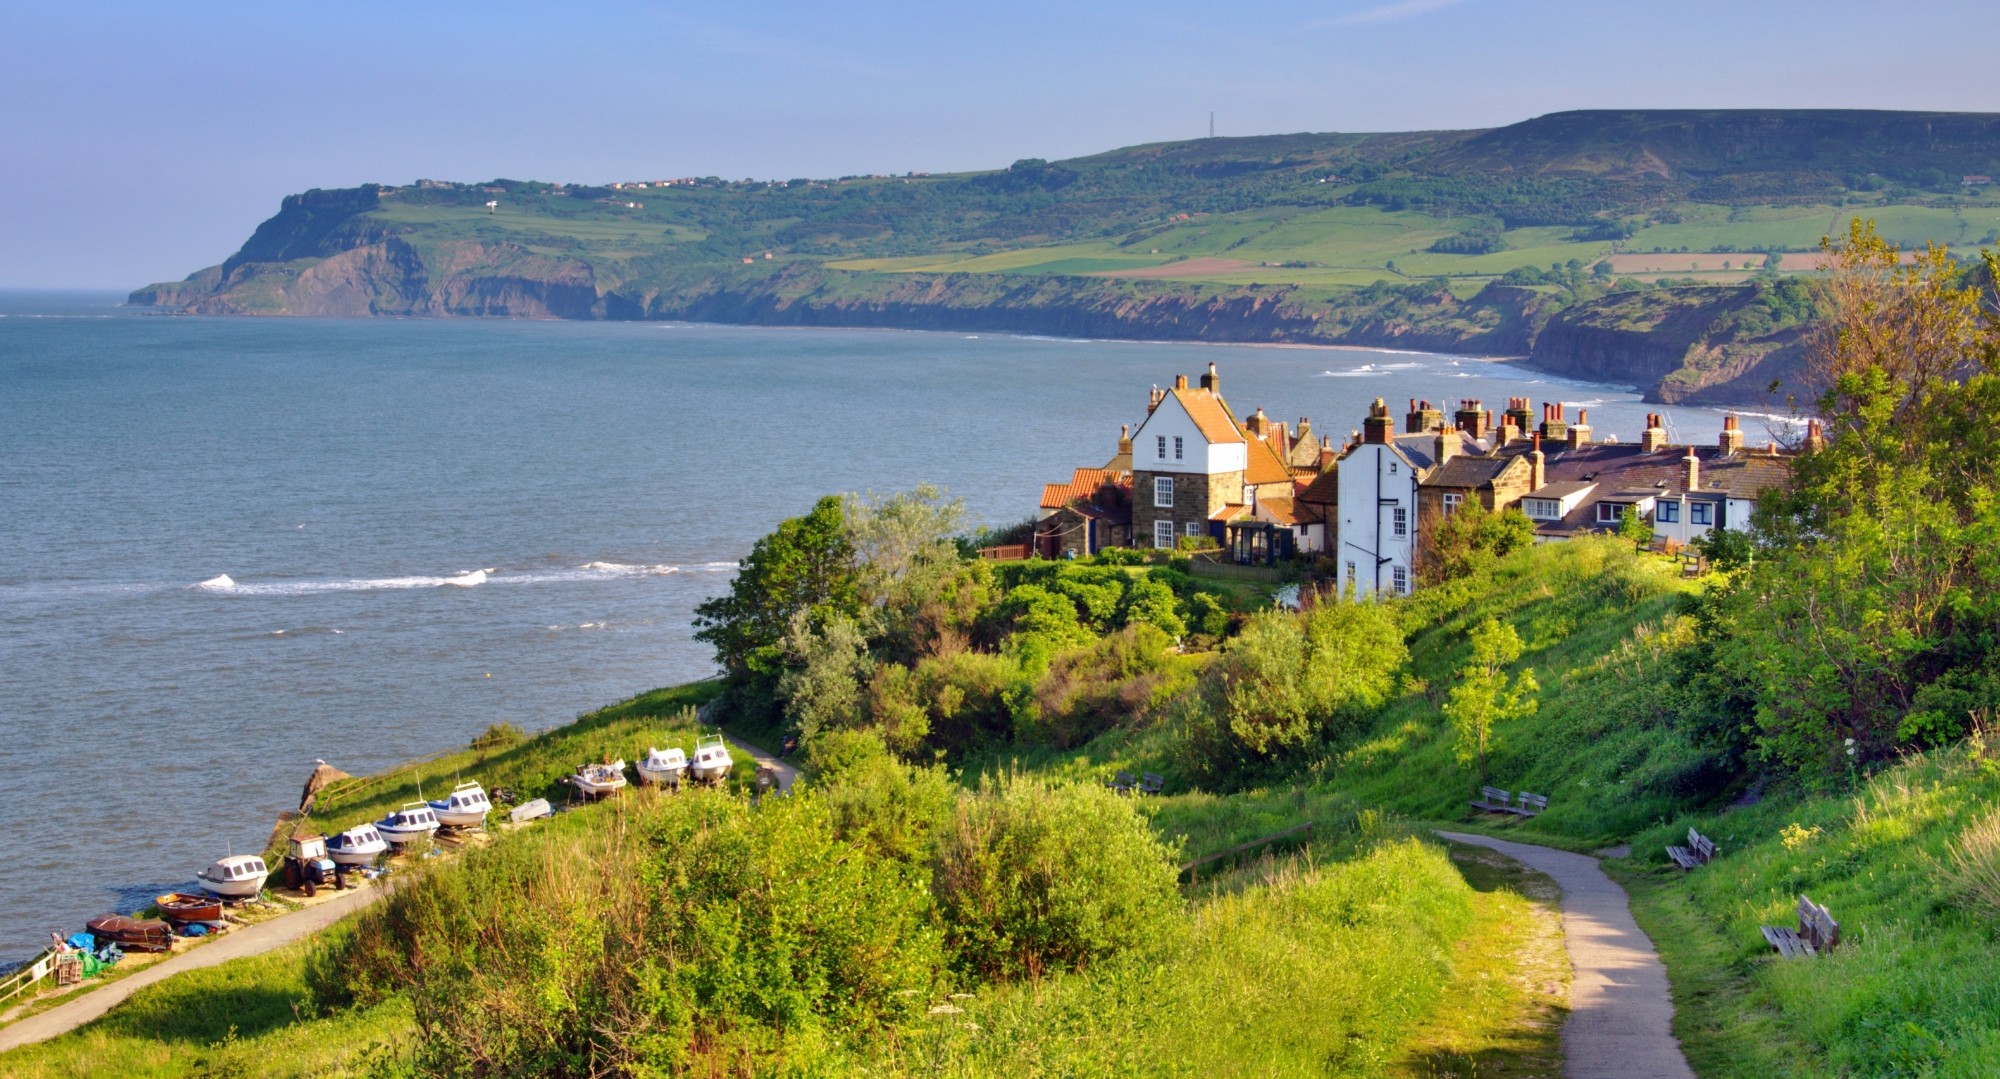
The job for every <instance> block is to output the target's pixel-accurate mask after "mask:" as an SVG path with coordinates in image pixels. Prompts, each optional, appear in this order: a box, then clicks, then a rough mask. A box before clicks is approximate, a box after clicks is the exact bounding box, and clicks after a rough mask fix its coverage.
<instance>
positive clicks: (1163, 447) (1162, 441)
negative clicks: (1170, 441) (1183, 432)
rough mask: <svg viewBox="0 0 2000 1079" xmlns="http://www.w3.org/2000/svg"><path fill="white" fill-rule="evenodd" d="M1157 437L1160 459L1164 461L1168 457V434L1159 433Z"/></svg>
mask: <svg viewBox="0 0 2000 1079" xmlns="http://www.w3.org/2000/svg"><path fill="white" fill-rule="evenodd" d="M1157 437H1158V439H1159V448H1160V460H1162V461H1164V460H1166V459H1167V436H1165V435H1159V436H1157Z"/></svg>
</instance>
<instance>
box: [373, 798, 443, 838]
mask: <svg viewBox="0 0 2000 1079" xmlns="http://www.w3.org/2000/svg"><path fill="white" fill-rule="evenodd" d="M375 830H376V831H378V832H380V833H382V838H383V839H386V840H388V841H389V842H391V843H393V844H395V845H396V846H398V847H400V846H402V845H403V844H405V843H408V842H411V841H413V840H415V839H418V838H428V837H429V836H430V835H431V834H432V833H434V832H436V831H437V830H438V818H437V810H435V809H432V808H431V804H430V803H429V802H406V803H404V805H403V808H401V809H398V810H396V811H395V812H394V813H391V814H389V815H388V816H386V817H383V818H382V819H381V820H378V821H376V822H375Z"/></svg>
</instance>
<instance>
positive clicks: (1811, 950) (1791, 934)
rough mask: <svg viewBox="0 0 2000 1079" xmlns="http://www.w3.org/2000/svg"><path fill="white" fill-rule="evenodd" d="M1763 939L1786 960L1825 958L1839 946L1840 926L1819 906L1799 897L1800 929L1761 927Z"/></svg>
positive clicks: (1779, 926)
mask: <svg viewBox="0 0 2000 1079" xmlns="http://www.w3.org/2000/svg"><path fill="white" fill-rule="evenodd" d="M1759 929H1760V930H1761V931H1762V932H1763V934H1764V939H1765V940H1767V941H1770V942H1771V947H1773V948H1776V949H1778V954H1779V955H1782V956H1784V957H1785V958H1786V959H1796V958H1798V957H1799V956H1802V955H1825V954H1826V953H1828V952H1830V951H1833V950H1834V949H1835V948H1837V947H1839V946H1840V923H1839V922H1836V921H1834V920H1833V915H1831V914H1828V913H1827V912H1826V908H1825V907H1822V906H1820V905H1819V904H1818V903H1815V902H1813V901H1812V900H1810V899H1807V898H1806V897H1805V896H1803V895H1801V896H1799V927H1798V929H1797V930H1796V931H1795V930H1792V929H1789V928H1786V927H1785V926H1781V925H1766V926H1760V927H1759Z"/></svg>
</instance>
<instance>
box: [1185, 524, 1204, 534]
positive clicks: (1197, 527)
mask: <svg viewBox="0 0 2000 1079" xmlns="http://www.w3.org/2000/svg"><path fill="white" fill-rule="evenodd" d="M1184 531H1185V532H1186V533H1187V534H1188V535H1190V536H1199V535H1201V522H1200V521H1189V522H1188V523H1187V528H1186V529H1184Z"/></svg>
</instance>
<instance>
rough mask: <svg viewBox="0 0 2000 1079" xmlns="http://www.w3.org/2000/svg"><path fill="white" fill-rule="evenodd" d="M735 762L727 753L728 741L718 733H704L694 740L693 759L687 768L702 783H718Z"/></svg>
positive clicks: (727, 773)
mask: <svg viewBox="0 0 2000 1079" xmlns="http://www.w3.org/2000/svg"><path fill="white" fill-rule="evenodd" d="M735 764H736V760H735V758H733V757H731V756H730V755H729V742H728V741H727V740H726V739H724V738H723V737H722V736H721V735H719V734H705V735H702V736H701V737H700V738H697V739H695V742H694V761H693V762H692V763H690V764H689V765H688V770H689V771H691V772H693V773H694V777H695V778H696V779H698V780H700V781H701V782H703V783H720V782H722V780H723V779H724V778H725V777H727V776H728V775H729V769H730V768H731V767H733V766H734V765H735Z"/></svg>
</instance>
